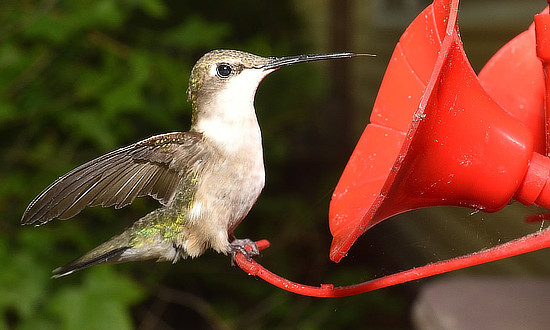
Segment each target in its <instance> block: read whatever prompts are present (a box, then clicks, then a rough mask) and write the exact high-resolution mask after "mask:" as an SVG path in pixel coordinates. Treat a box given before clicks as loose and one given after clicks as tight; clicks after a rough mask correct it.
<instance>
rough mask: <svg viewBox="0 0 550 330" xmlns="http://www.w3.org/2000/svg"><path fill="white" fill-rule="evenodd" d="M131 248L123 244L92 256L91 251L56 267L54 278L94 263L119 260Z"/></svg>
mask: <svg viewBox="0 0 550 330" xmlns="http://www.w3.org/2000/svg"><path fill="white" fill-rule="evenodd" d="M129 248H130V246H123V247H117V248H114V249H112V250H109V251H107V252H105V253H102V254H96V255H92V256H90V253H89V254H86V255H84V256H82V257H80V258H78V259H76V260H74V261H71V262H70V263H68V264H66V265H64V266H61V267H58V268H56V269H54V270H53V272H52V273H53V275H52V278H59V277H62V276H65V275H69V274H72V273H73V272H76V271H78V270H81V269H84V268H88V267H90V266H93V265H97V264H103V263H109V262H112V261H115V260H118V259H119V257H120V256H121V255H122V254H123V253H124V251H126V250H128V249H129ZM113 259H114V260H113ZM115 262H116V261H115Z"/></svg>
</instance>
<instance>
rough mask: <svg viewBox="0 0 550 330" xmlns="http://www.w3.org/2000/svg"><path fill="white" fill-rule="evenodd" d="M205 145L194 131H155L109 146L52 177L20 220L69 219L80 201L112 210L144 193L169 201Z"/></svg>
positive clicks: (203, 153) (80, 207) (79, 208)
mask: <svg viewBox="0 0 550 330" xmlns="http://www.w3.org/2000/svg"><path fill="white" fill-rule="evenodd" d="M209 150H210V149H208V148H207V147H206V144H205V143H204V140H203V139H202V134H201V133H197V132H176V133H168V134H162V135H157V136H153V137H151V138H148V139H146V140H143V141H140V142H137V143H134V144H132V145H129V146H127V147H124V148H120V149H117V150H114V151H112V152H110V153H108V154H105V155H103V156H101V157H98V158H96V159H94V160H92V161H89V162H87V163H85V164H83V165H81V166H79V167H77V168H75V169H74V170H72V171H70V172H69V173H67V174H65V175H64V176H62V177H60V178H59V179H57V180H56V181H55V182H53V183H52V184H51V185H50V186H49V187H47V188H46V189H45V190H44V191H43V192H42V193H40V195H38V197H36V198H35V199H34V200H33V201H32V202H31V203H30V205H29V206H28V207H27V209H26V210H25V213H24V214H23V217H22V219H21V223H22V224H34V223H38V225H41V224H44V223H46V222H48V221H50V220H52V219H54V218H59V219H69V218H71V217H73V216H75V215H76V214H78V213H79V212H80V211H82V210H83V209H84V208H85V207H86V206H97V205H101V206H103V207H109V206H113V205H114V206H115V208H117V209H118V208H121V207H124V206H126V205H129V204H131V203H132V202H133V201H134V199H135V198H136V197H142V196H146V195H149V196H151V197H153V198H154V199H156V200H158V201H159V202H160V203H162V204H163V205H166V204H169V203H170V201H171V200H172V198H173V197H174V194H175V192H176V188H177V186H178V183H179V182H180V179H181V178H182V176H185V175H186V173H188V171H190V170H192V169H193V167H194V165H196V164H197V162H200V161H201V159H204V157H205V156H206V154H207V153H208V152H209Z"/></svg>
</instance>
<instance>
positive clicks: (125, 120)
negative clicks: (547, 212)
mask: <svg viewBox="0 0 550 330" xmlns="http://www.w3.org/2000/svg"><path fill="white" fill-rule="evenodd" d="M463 2H464V3H463V4H461V11H460V14H459V24H460V28H461V35H462V38H463V40H464V44H465V45H464V46H465V49H466V52H467V54H468V56H469V58H470V60H471V62H472V65H473V67H474V69H475V70H476V71H479V70H480V69H481V68H482V67H483V64H484V63H485V62H486V61H487V60H488V59H489V58H490V57H491V55H492V54H494V52H495V51H496V50H498V49H499V48H500V47H502V46H503V45H504V44H505V43H506V42H507V41H508V40H510V39H511V38H513V37H514V36H515V35H517V34H519V33H520V32H522V31H523V30H525V29H526V28H527V27H528V25H529V24H530V22H531V21H532V17H533V15H534V14H536V13H537V12H538V11H540V9H542V8H543V7H544V5H545V4H546V2H545V1H542V0H540V1H539V0H530V1H521V2H518V1H511V0H510V1H487V0H486V1H463ZM428 4H429V2H428V1H420V0H417V1H413V0H409V1H407V0H401V1H398V0H393V1H382V0H377V1H376V0H374V1H357V0H356V1H351V0H346V1H342V0H331V1H321V2H319V3H316V2H310V1H277V2H258V1H232V2H218V1H212V0H203V1H195V2H183V1H176V0H173V1H161V0H136V1H130V0H125V1H119V0H97V1H86V0H72V1H61V0H59V1H56V0H45V1H18V2H16V1H2V2H0V133H1V137H2V139H1V140H0V151H1V152H2V158H1V161H0V214H1V215H2V216H1V218H2V220H1V221H0V328H9V329H11V328H13V329H107V328H109V329H129V328H139V329H153V328H154V329H182V328H194V329H201V328H215V329H233V328H235V329H240V328H245V329H264V328H274V329H277V328H285V329H286V328H296V329H318V328H323V329H343V328H372V329H377V328H410V326H411V325H410V321H409V314H410V308H411V304H412V303H413V301H414V298H415V296H416V294H417V292H418V289H419V288H420V287H421V286H422V285H423V284H425V283H428V282H429V281H430V279H427V280H422V281H417V282H415V283H409V284H404V285H400V286H397V287H392V288H387V289H383V290H379V291H376V292H372V293H368V294H363V295H359V296H355V297H349V298H338V299H315V298H307V297H301V296H297V295H294V294H290V293H286V292H284V291H282V290H280V289H276V288H274V287H272V286H270V285H268V284H266V283H264V282H262V281H260V280H257V279H255V278H253V277H249V276H247V275H246V274H244V273H243V272H242V271H240V270H239V269H238V268H232V267H230V264H229V258H228V257H226V256H222V255H217V254H215V253H212V252H209V253H206V254H205V255H204V256H202V257H200V258H199V259H197V260H184V261H180V262H179V263H177V264H175V265H172V264H169V263H155V262H154V261H148V262H140V263H130V264H122V265H109V266H105V265H102V266H97V267H92V268H90V269H87V270H85V271H82V272H78V273H76V274H74V275H71V276H68V277H65V278H62V279H57V280H50V279H49V276H50V271H51V270H52V269H53V268H55V267H57V266H60V265H62V264H64V263H66V262H68V261H70V260H72V259H74V258H76V257H78V256H80V255H82V254H83V253H84V252H86V251H88V250H89V249H90V248H93V247H95V246H96V245H98V244H99V243H101V242H103V241H104V240H106V239H107V238H109V237H111V236H112V235H114V234H115V233H118V232H120V231H121V230H122V229H123V228H124V227H126V226H128V225H129V224H131V223H132V221H134V220H136V219H138V218H139V217H140V216H142V215H143V214H145V213H146V212H148V211H149V210H151V209H153V208H154V207H156V203H155V202H153V201H151V200H149V199H142V200H140V201H137V202H135V203H134V204H133V205H132V206H131V207H127V208H125V209H123V210H118V211H115V210H113V209H101V208H91V209H87V210H85V211H84V212H82V213H81V214H80V215H78V216H77V217H76V219H74V220H70V221H54V222H52V223H51V224H48V225H47V226H43V227H40V228H32V227H21V226H20V225H19V219H20V217H21V215H22V213H23V211H24V209H25V207H26V206H27V204H28V203H29V202H30V201H31V200H32V198H33V197H34V196H36V195H37V194H38V193H39V192H40V191H41V190H42V189H43V188H45V187H46V186H47V185H48V184H49V183H51V182H52V181H53V180H55V179H56V178H57V177H58V176H60V175H62V174H64V173H66V172H67V171H68V170H70V169H72V168H74V167H75V166H77V165H79V164H81V163H83V162H86V161H88V160H90V159H92V158H95V157H97V156H99V155H102V154H104V153H106V152H108V151H110V150H113V149H115V148H117V147H120V146H123V145H126V144H130V143H133V142H135V141H138V140H140V139H143V138H146V137H149V136H151V135H155V134H160V133H165V132H170V131H183V130H187V129H188V128H189V121H190V107H189V105H188V104H187V102H186V93H185V91H186V88H187V80H188V77H189V72H190V69H191V67H192V65H193V64H194V62H195V61H196V60H197V59H198V58H199V57H200V56H201V55H202V54H203V53H205V52H207V51H209V50H211V49H216V48H234V49H240V50H245V51H249V52H252V53H256V54H259V55H263V56H282V55H295V54H301V53H312V52H332V51H342V50H346V51H354V52H368V53H374V54H376V55H377V57H375V58H368V57H363V58H355V59H351V60H343V61H334V62H325V63H315V64H308V65H299V66H294V67H290V68H284V69H282V70H279V71H278V72H276V73H274V74H272V75H270V76H269V77H268V78H266V80H265V81H264V82H263V83H262V84H261V86H260V88H259V90H258V94H257V97H256V109H257V113H258V118H259V121H260V125H261V127H262V132H263V137H264V150H265V160H266V170H267V186H266V189H265V190H264V192H263V194H262V196H261V197H260V199H259V201H258V203H257V204H256V206H255V207H254V208H253V210H252V212H251V213H250V215H249V216H248V217H247V218H246V219H245V221H243V223H242V224H241V225H240V226H239V228H238V229H237V231H236V234H237V236H239V237H250V238H252V239H260V238H267V239H269V240H270V241H271V243H272V247H271V248H269V249H268V250H266V251H265V252H264V253H263V256H262V258H261V259H260V260H261V262H262V263H263V264H264V265H266V266H268V267H269V268H270V269H272V270H274V271H275V272H277V273H280V274H282V275H284V276H287V277H289V278H291V279H294V280H296V281H301V282H306V283H309V284H315V285H317V284H319V283H322V282H323V283H334V284H337V285H344V284H352V283H356V282H359V281H364V280H367V279H370V278H373V277H376V276H382V275H386V274H390V273H392V272H395V271H398V270H403V269H407V268H410V267H413V266H418V265H422V264H425V263H426V262H430V261H437V260H441V259H445V258H448V257H451V256H456V255H460V254H463V253H467V252H472V251H476V250H478V249H480V248H483V247H488V246H492V245H494V244H497V243H499V242H502V241H507V240H510V239H512V238H515V237H519V236H521V235H523V234H525V233H528V232H533V231H536V230H538V229H539V226H540V224H535V225H533V224H531V225H525V224H524V223H523V217H524V216H525V215H526V214H531V213H533V212H535V211H536V210H533V209H528V208H525V207H523V206H521V205H517V203H516V204H513V205H511V206H508V207H506V208H505V209H504V210H503V211H500V212H498V213H496V214H492V215H488V214H483V213H475V212H474V213H472V211H471V210H466V209H459V208H430V209H425V210H419V211H414V212H408V213H405V214H402V215H399V216H396V217H394V218H392V219H390V220H388V221H385V222H383V223H381V224H379V225H378V226H376V227H375V228H373V229H372V230H370V231H369V232H368V233H367V234H365V235H364V236H363V237H362V238H361V239H360V240H359V241H358V242H357V243H356V244H355V245H354V247H353V248H352V249H351V250H350V253H349V256H348V257H346V258H344V260H343V261H342V262H341V263H340V264H337V265H336V264H333V263H332V262H330V261H329V259H328V250H329V246H330V240H331V237H330V233H329V231H328V224H327V210H328V204H329V201H330V195H331V193H332V190H333V189H334V187H335V185H336V183H337V181H338V177H339V175H340V173H341V172H342V170H343V168H344V166H345V164H346V161H347V159H348V157H349V155H350V154H351V151H352V150H353V146H354V145H355V142H356V141H357V139H358V138H359V136H360V134H361V131H362V129H363V128H364V126H365V125H366V124H367V122H368V117H369V113H370V109H371V108H372V105H373V103H374V99H375V97H376V93H377V90H378V87H379V84H380V81H381V79H382V76H383V73H384V70H385V68H386V65H387V63H388V61H389V57H390V55H391V52H392V51H393V47H394V46H395V44H396V43H397V40H398V38H399V36H400V35H401V33H402V32H403V31H404V30H405V28H406V26H407V25H408V24H409V23H410V22H411V21H412V20H413V19H414V17H415V16H416V15H417V14H418V13H419V12H420V11H421V10H422V9H423V8H424V7H425V6H427V5H428ZM547 261H548V252H547V251H540V252H536V253H532V254H529V255H526V256H521V257H515V258H512V259H509V260H506V261H500V262H496V263H493V264H491V265H485V266H478V267H474V268H472V269H470V270H464V271H459V272H455V273H453V274H449V275H442V276H456V274H462V275H469V274H492V275H499V276H500V275H501V276H511V275H514V276H522V277H523V276H546V277H547V276H548V274H550V266H548V262H547ZM541 307H542V306H541Z"/></svg>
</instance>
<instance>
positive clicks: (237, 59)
mask: <svg viewBox="0 0 550 330" xmlns="http://www.w3.org/2000/svg"><path fill="white" fill-rule="evenodd" d="M353 56H356V54H353V53H331V54H314V55H298V56H287V57H268V58H266V57H261V56H257V55H253V54H250V53H246V52H242V51H237V50H213V51H211V52H209V53H206V54H205V55H203V56H202V57H201V58H200V59H199V60H198V61H197V63H196V64H195V66H194V67H193V69H192V71H191V77H190V79H189V88H188V89H187V97H188V100H189V101H190V102H191V104H192V107H193V123H195V122H196V121H197V119H198V118H199V117H201V119H202V118H204V117H209V116H222V115H223V114H222V113H220V112H222V111H224V112H227V111H229V112H232V111H238V109H242V108H247V109H250V108H252V109H253V103H254V95H255V93H256V89H257V88H258V85H259V83H260V82H261V81H262V79H263V78H264V77H265V76H267V75H268V74H269V73H271V72H273V71H275V70H276V69H278V68H280V67H282V66H287V65H292V64H296V63H302V62H310V61H318V60H327V59H337V58H349V57H353ZM229 115H236V114H235V113H233V114H231V113H230V114H229ZM237 117H238V116H237ZM236 119H237V118H236Z"/></svg>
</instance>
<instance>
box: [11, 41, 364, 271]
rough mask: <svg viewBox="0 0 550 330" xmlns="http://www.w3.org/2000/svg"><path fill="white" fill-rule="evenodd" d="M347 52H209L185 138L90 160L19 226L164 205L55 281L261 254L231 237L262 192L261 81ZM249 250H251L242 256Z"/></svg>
mask: <svg viewBox="0 0 550 330" xmlns="http://www.w3.org/2000/svg"><path fill="white" fill-rule="evenodd" d="M357 55H363V54H354V53H347V52H345V53H328V54H309V55H298V56H287V57H261V56H257V55H253V54H250V53H246V52H242V51H237V50H213V51H210V52H208V53H206V54H205V55H203V56H202V57H201V58H200V59H199V60H198V61H197V63H196V64H195V65H194V67H193V69H192V70H191V76H190V78H189V87H188V89H187V96H188V100H189V102H190V103H191V108H192V116H191V126H190V130H189V131H188V132H173V133H167V134H161V135H156V136H153V137H150V138H148V139H145V140H142V141H139V142H137V143H134V144H131V145H128V146H126V147H123V148H120V149H117V150H114V151H112V152H109V153H107V154H105V155H103V156H100V157H98V158H96V159H93V160H91V161H89V162H87V163H85V164H83V165H81V166H79V167H77V168H75V169H74V170H72V171H70V172H69V173H67V174H65V175H63V176H61V177H59V178H58V179H57V180H55V181H54V182H53V183H52V184H51V185H50V186H48V187H47V188H46V189H45V190H44V191H42V192H41V193H40V194H39V195H38V196H37V197H36V198H35V199H34V200H33V201H32V202H31V203H30V204H29V206H28V207H27V209H26V210H25V212H24V214H23V216H22V219H21V223H22V224H23V225H35V226H40V225H43V224H45V223H47V222H49V221H51V220H53V219H55V218H58V219H62V220H64V219H69V218H72V217H74V216H75V215H77V214H78V213H79V212H80V211H82V210H83V209H84V208H85V207H86V206H97V205H101V206H102V207H110V206H114V207H115V209H119V208H122V207H125V206H127V205H129V204H131V203H132V202H133V201H134V199H135V198H136V197H143V196H150V197H152V198H154V199H155V200H157V201H158V202H159V203H160V204H161V206H160V207H159V208H157V209H155V210H153V211H152V212H150V213H148V214H146V215H145V216H143V217H142V218H140V219H138V220H137V221H136V222H134V223H133V224H132V225H131V226H129V227H128V228H127V229H125V230H124V231H123V232H122V233H121V234H119V235H116V236H114V237H112V238H111V239H109V240H107V241H106V242H104V243H103V244H101V245H99V246H98V247H96V248H94V249H92V250H91V251H89V252H88V253H86V254H84V255H83V256H82V257H80V258H78V259H76V260H74V261H72V262H70V263H68V264H66V265H64V266H62V267H59V268H56V269H54V270H53V276H52V277H54V278H57V277H61V276H65V275H68V274H71V273H73V272H75V271H78V270H81V269H84V268H87V267H89V266H93V265H96V264H103V263H121V262H127V261H138V260H146V259H157V261H171V262H172V263H175V262H176V261H178V260H179V259H182V258H187V257H191V258H194V257H198V256H200V255H201V254H203V253H204V252H205V251H206V250H207V249H209V248H211V249H213V250H215V251H217V252H219V253H224V254H228V253H232V254H233V257H234V256H235V253H237V252H239V251H240V252H243V253H245V255H246V256H247V257H248V258H250V257H253V256H255V255H257V254H258V250H257V248H255V245H254V244H253V242H252V241H251V240H249V239H236V238H235V236H234V234H233V231H234V230H235V228H236V227H237V225H238V224H239V223H240V222H241V221H242V220H243V218H244V217H245V216H246V215H247V214H248V212H249V211H250V209H251V208H252V206H253V204H254V203H255V202H256V200H257V199H258V197H259V195H260V192H261V191H262V189H263V187H264V184H265V169H264V159H263V150H262V138H261V131H260V127H259V125H258V121H257V118H256V111H255V109H254V97H255V94H256V90H257V88H258V85H259V84H260V82H261V81H262V79H263V78H264V77H265V76H267V75H268V74H270V73H271V72H273V71H275V70H277V69H278V68H281V67H283V66H288V65H292V64H296V63H302V62H310V61H318V60H328V59H341V58H350V57H353V56H357ZM245 245H250V246H251V247H253V249H252V251H248V250H245V249H244V246H245Z"/></svg>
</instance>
